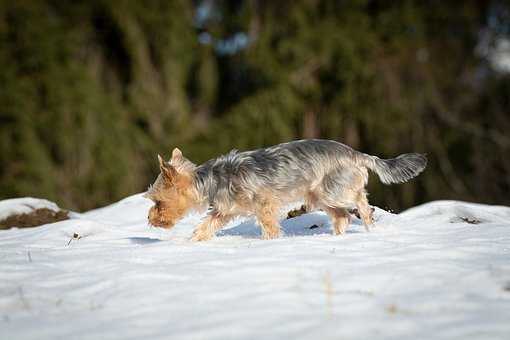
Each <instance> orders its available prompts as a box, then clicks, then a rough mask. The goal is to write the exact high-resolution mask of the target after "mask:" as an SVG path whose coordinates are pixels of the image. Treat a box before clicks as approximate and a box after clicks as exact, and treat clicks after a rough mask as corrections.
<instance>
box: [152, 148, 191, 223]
mask: <svg viewBox="0 0 510 340" xmlns="http://www.w3.org/2000/svg"><path fill="white" fill-rule="evenodd" d="M158 161H159V169H160V171H161V173H160V174H159V175H158V177H157V178H156V181H155V182H154V184H153V185H151V186H150V187H149V190H147V193H146V194H145V195H144V196H145V197H146V198H148V199H150V200H152V201H153V202H154V206H153V207H151V209H150V210H149V216H148V218H149V223H150V224H151V225H153V226H157V227H163V228H172V227H173V226H174V224H175V223H176V222H177V221H178V220H179V219H180V218H182V217H183V216H184V215H185V214H186V212H187V211H189V210H190V209H192V208H194V206H195V205H196V204H197V199H196V192H195V189H194V187H193V172H194V170H195V168H196V166H195V164H193V163H192V162H191V161H189V160H188V159H187V158H185V157H184V156H183V155H182V152H181V151H180V150H179V149H177V148H175V149H174V150H173V152H172V159H171V160H170V161H169V162H166V161H164V160H163V158H161V156H160V155H158Z"/></svg>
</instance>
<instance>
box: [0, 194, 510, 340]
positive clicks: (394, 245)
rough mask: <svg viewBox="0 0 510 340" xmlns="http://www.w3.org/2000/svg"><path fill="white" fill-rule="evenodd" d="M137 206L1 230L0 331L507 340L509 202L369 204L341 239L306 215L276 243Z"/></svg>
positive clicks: (249, 229)
mask: <svg viewBox="0 0 510 340" xmlns="http://www.w3.org/2000/svg"><path fill="white" fill-rule="evenodd" d="M149 206H150V202H149V201H147V200H146V199H144V198H142V197H141V196H140V195H135V196H132V197H129V198H127V199H125V200H123V201H120V202H118V203H116V204H113V205H111V206H109V207H106V208H102V209H98V210H94V211H91V212H88V213H84V214H72V215H71V217H72V219H71V220H67V221H62V222H58V223H54V224H48V225H44V226H41V227H38V228H31V229H19V230H18V229H11V230H6V231H0V339H6V340H7V339H82V338H87V339H142V338H145V339H158V338H159V339H218V340H220V339H221V340H225V339H383V338H386V339H388V338H406V339H510V208H507V207H495V206H485V205H476V204H468V203H462V202H452V201H441V202H432V203H429V204H426V205H423V206H419V207H416V208H413V209H411V210H408V211H406V212H404V213H401V214H399V215H394V214H390V213H388V212H385V211H382V210H379V209H377V210H376V220H377V222H376V227H375V228H374V229H373V231H372V232H370V233H366V232H364V228H363V227H362V226H361V225H360V222H359V221H358V220H357V219H354V221H353V223H352V224H351V226H350V228H349V230H348V232H347V234H346V235H345V236H341V237H338V236H332V235H331V234H330V229H331V227H330V224H329V220H328V218H327V217H326V215H324V214H323V213H321V212H316V213H312V214H307V215H304V216H300V217H297V218H294V219H290V220H286V221H284V222H283V228H284V230H285V234H286V235H285V237H282V238H280V239H277V240H271V241H264V240H260V239H259V237H260V232H259V229H258V228H257V227H256V226H255V225H254V223H253V221H250V220H247V221H235V222H233V223H231V224H230V225H229V227H230V228H229V229H227V230H224V231H222V232H221V233H220V234H219V235H218V237H217V238H215V239H213V240H212V241H210V242H205V243H192V242H190V241H188V238H189V236H190V235H191V232H192V228H193V226H194V225H195V224H196V223H197V221H198V220H199V218H200V216H189V217H187V218H186V219H185V220H183V221H182V222H181V223H179V225H178V226H176V227H175V228H174V229H172V230H170V231H168V230H161V229H155V228H150V227H148V226H147V222H146V216H147V210H148V209H149ZM314 224H315V225H317V226H319V227H318V228H312V229H310V226H312V225H314ZM75 234H77V235H75ZM73 235H74V236H76V237H75V238H73Z"/></svg>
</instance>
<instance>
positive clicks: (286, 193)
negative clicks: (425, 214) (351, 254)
mask: <svg viewBox="0 0 510 340" xmlns="http://www.w3.org/2000/svg"><path fill="white" fill-rule="evenodd" d="M158 161H159V168H160V171H161V172H160V174H159V175H158V177H157V179H156V181H155V182H154V183H153V185H151V186H150V187H149V189H148V191H147V192H146V194H145V197H147V198H149V199H151V200H152V201H153V202H154V206H152V207H151V208H150V210H149V216H148V220H149V223H150V224H151V225H153V226H157V227H163V228H171V227H173V226H174V225H175V223H176V222H177V221H178V220H179V219H181V218H182V217H183V216H184V215H185V214H186V213H188V212H189V211H191V210H198V211H200V210H201V211H205V210H206V209H208V208H209V211H208V213H207V216H206V217H205V219H204V220H203V221H202V222H201V223H200V224H199V225H198V226H197V227H196V229H195V230H194V232H193V236H192V240H193V241H205V240H209V239H211V238H212V237H213V236H214V235H215V233H216V232H217V231H218V230H220V229H221V228H222V227H223V226H224V225H225V224H226V223H227V222H229V221H230V220H231V219H233V218H234V217H237V216H255V217H256V218H257V221H258V223H259V225H260V227H261V229H262V238H264V239H273V238H277V237H279V236H280V233H281V232H280V224H279V219H278V217H279V213H280V209H281V208H282V207H283V206H284V205H286V204H289V203H291V202H295V201H298V200H301V201H303V200H304V202H305V206H306V207H307V211H310V210H314V209H322V210H323V211H325V212H326V213H327V214H328V215H329V217H330V218H331V221H332V225H333V230H334V233H335V234H337V235H341V234H344V232H345V230H346V228H347V226H348V225H349V223H350V215H349V210H352V209H355V210H356V211H357V212H358V214H359V216H360V217H361V220H362V221H363V224H364V226H365V228H366V230H367V231H369V226H370V225H372V224H373V217H372V209H371V207H370V206H369V204H368V200H367V192H366V190H365V186H366V185H367V182H368V170H371V171H373V172H375V173H376V174H377V175H378V176H379V178H380V180H381V181H382V183H384V184H391V183H403V182H406V181H408V180H410V179H411V178H413V177H416V176H417V175H418V174H420V173H421V172H422V171H423V170H424V169H425V167H426V165H427V158H426V157H425V155H422V154H418V153H407V154H402V155H400V156H398V157H396V158H392V159H380V158H379V157H376V156H371V155H368V154H365V153H362V152H359V151H356V150H354V149H352V148H351V147H349V146H347V145H344V144H342V143H339V142H336V141H332V140H320V139H309V140H298V141H292V142H288V143H283V144H278V145H275V146H271V147H268V148H262V149H257V150H253V151H244V152H240V151H237V150H233V151H231V152H230V153H228V154H226V155H222V156H220V157H218V158H216V159H211V160H209V161H207V162H205V163H204V164H202V165H196V164H194V163H193V162H191V161H190V160H189V159H187V158H186V157H184V156H183V154H182V152H181V151H180V150H179V149H178V148H175V149H174V150H173V152H172V158H171V159H170V161H164V160H163V158H162V157H161V156H159V155H158Z"/></svg>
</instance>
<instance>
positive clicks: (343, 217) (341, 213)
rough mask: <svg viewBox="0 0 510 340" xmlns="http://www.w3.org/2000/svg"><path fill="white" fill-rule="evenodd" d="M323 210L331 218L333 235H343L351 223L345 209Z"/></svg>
mask: <svg viewBox="0 0 510 340" xmlns="http://www.w3.org/2000/svg"><path fill="white" fill-rule="evenodd" d="M325 210H326V212H327V213H328V215H329V217H330V218H331V222H332V224H333V230H334V232H335V235H342V234H344V233H345V230H346V229H347V227H348V226H349V223H350V221H351V217H350V215H349V212H348V211H347V209H344V208H330V207H328V208H325Z"/></svg>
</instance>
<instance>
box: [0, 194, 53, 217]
mask: <svg viewBox="0 0 510 340" xmlns="http://www.w3.org/2000/svg"><path fill="white" fill-rule="evenodd" d="M37 209H49V210H51V211H54V212H58V211H60V208H59V207H58V205H56V204H55V203H53V202H51V201H48V200H45V199H41V198H33V197H23V198H11V199H7V200H2V201H0V220H4V219H6V218H7V217H9V216H12V215H19V214H29V213H31V212H33V211H35V210H37Z"/></svg>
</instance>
